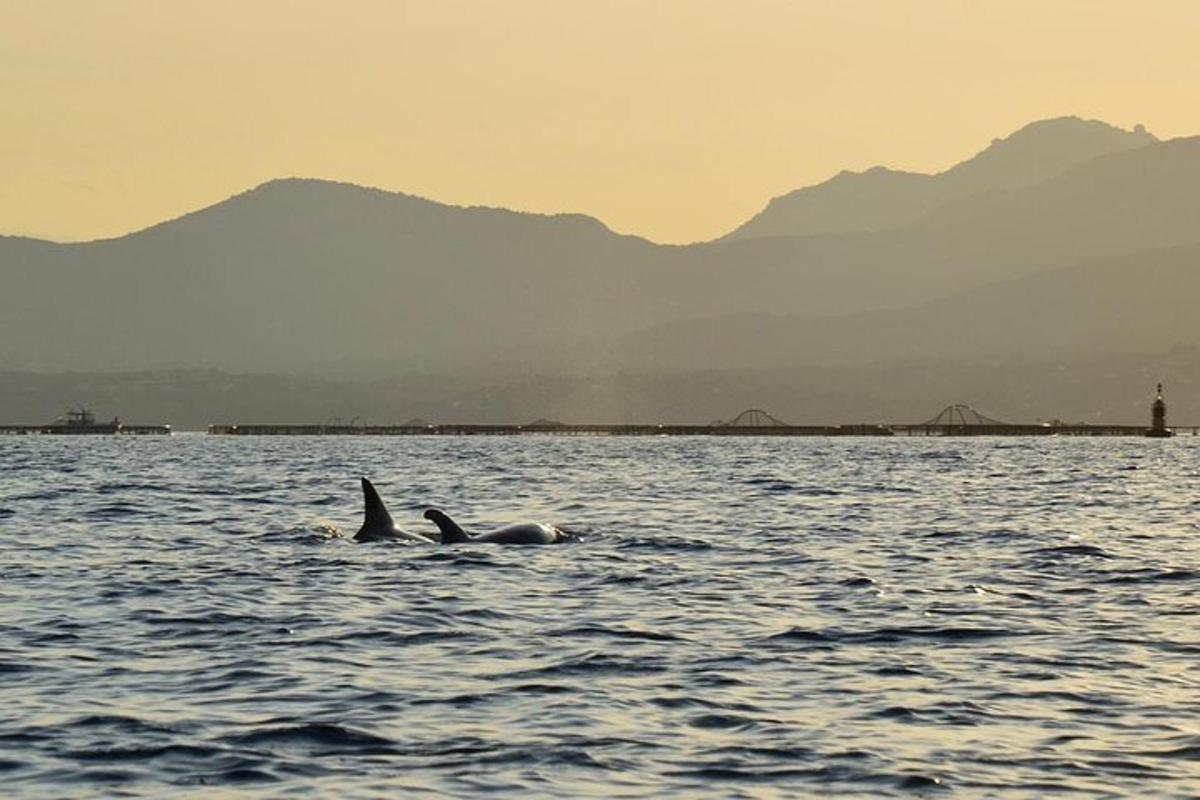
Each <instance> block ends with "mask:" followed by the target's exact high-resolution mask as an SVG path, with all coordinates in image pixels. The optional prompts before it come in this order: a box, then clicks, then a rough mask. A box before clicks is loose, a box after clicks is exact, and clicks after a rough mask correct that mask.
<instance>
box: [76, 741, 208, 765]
mask: <svg viewBox="0 0 1200 800" xmlns="http://www.w3.org/2000/svg"><path fill="white" fill-rule="evenodd" d="M220 752H221V751H220V750H219V749H217V748H214V747H197V746H195V745H186V744H164V745H161V746H158V747H138V746H133V747H103V748H93V749H85V750H73V751H69V752H67V753H66V754H65V755H67V756H68V757H70V758H74V759H76V760H78V761H147V760H149V759H152V758H160V757H162V756H188V757H194V758H198V759H199V758H208V757H211V756H214V755H216V754H218V753H220Z"/></svg>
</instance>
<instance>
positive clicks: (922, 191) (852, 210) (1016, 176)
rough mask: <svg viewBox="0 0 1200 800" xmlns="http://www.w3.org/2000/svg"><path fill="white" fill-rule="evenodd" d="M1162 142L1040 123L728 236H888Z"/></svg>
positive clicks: (869, 174)
mask: <svg viewBox="0 0 1200 800" xmlns="http://www.w3.org/2000/svg"><path fill="white" fill-rule="evenodd" d="M1155 141H1156V139H1155V138H1154V136H1152V135H1151V134H1149V133H1147V132H1146V131H1145V129H1143V128H1142V127H1141V126H1138V127H1137V128H1136V129H1135V130H1133V131H1124V130H1121V129H1120V128H1115V127H1113V126H1111V125H1108V124H1106V123H1103V122H1098V121H1095V120H1082V119H1079V118H1078V117H1060V118H1057V119H1049V120H1043V121H1041V122H1034V123H1032V124H1030V125H1027V126H1025V127H1024V128H1021V129H1020V130H1019V131H1017V132H1016V133H1013V134H1012V135H1010V136H1008V137H1007V138H1005V139H997V140H995V141H994V142H992V144H991V145H990V146H989V147H988V148H987V149H985V150H983V151H982V152H980V153H979V154H977V155H976V156H974V157H973V158H971V159H968V160H967V161H963V162H962V163H960V164H957V165H955V166H953V167H951V168H950V169H948V170H946V171H945V172H942V173H939V174H937V175H924V174H920V173H913V172H898V171H895V170H890V169H887V168H885V167H874V168H872V169H869V170H867V171H866V172H860V173H859V172H842V173H840V174H838V175H836V176H834V177H833V178H830V179H829V180H828V181H825V182H824V183H821V184H819V185H817V186H810V187H807V188H804V189H799V190H797V191H794V192H791V193H789V194H786V195H783V196H782V197H777V198H775V199H774V200H772V201H771V202H770V204H768V206H767V207H766V208H765V209H764V210H763V211H762V212H761V213H759V214H758V215H757V216H755V217H754V218H752V219H751V220H749V221H748V222H746V223H745V224H743V225H742V226H740V227H739V228H737V230H735V231H733V232H732V233H730V234H728V235H727V236H726V237H725V238H726V239H730V240H736V239H753V238H762V237H766V236H807V235H812V234H820V233H850V232H856V231H875V230H887V229H891V228H898V227H903V226H906V225H910V224H912V223H915V222H917V221H918V220H920V219H921V218H922V217H924V216H925V215H927V214H929V213H931V212H933V211H934V210H936V209H937V208H938V207H939V206H944V205H946V204H948V203H951V202H954V201H956V200H959V199H961V198H964V197H969V196H971V195H974V194H978V193H981V192H990V191H992V190H996V189H1018V188H1022V187H1026V186H1032V185H1034V184H1036V183H1040V182H1041V181H1044V180H1046V179H1047V178H1050V177H1053V176H1054V175H1057V174H1059V173H1061V172H1063V171H1064V170H1066V169H1067V168H1069V167H1071V166H1074V165H1075V164H1079V163H1082V162H1085V161H1090V160H1091V159H1093V158H1096V157H1098V156H1102V155H1107V154H1109V153H1115V152H1120V151H1123V150H1131V149H1134V148H1138V147H1144V146H1146V145H1148V144H1151V143H1153V142H1155Z"/></svg>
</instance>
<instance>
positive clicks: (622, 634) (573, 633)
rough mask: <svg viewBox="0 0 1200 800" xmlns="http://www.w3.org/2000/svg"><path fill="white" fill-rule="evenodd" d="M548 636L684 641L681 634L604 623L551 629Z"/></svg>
mask: <svg viewBox="0 0 1200 800" xmlns="http://www.w3.org/2000/svg"><path fill="white" fill-rule="evenodd" d="M547 635H549V636H553V637H563V638H593V637H599V638H613V639H641V640H644V641H651V642H681V641H686V639H684V638H683V637H681V636H676V635H675V634H673V633H659V632H657V631H639V630H632V629H629V628H610V627H608V626H606V625H580V626H578V627H575V628H566V629H563V630H559V631H551V632H550V633H549V634H547Z"/></svg>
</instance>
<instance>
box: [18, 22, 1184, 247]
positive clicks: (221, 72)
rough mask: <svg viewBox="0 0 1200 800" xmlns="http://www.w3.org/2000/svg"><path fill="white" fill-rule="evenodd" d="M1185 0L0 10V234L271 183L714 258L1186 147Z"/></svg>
mask: <svg viewBox="0 0 1200 800" xmlns="http://www.w3.org/2000/svg"><path fill="white" fill-rule="evenodd" d="M1198 43H1200V2H1196V0H1143V2H1132V0H1090V1H1085V0H995V1H993V0H825V1H823V2H817V1H816V0H721V1H719V2H718V1H717V0H587V1H586V2H585V0H423V1H421V2H417V1H416V0H411V1H410V0H339V1H338V2H334V1H333V0H324V1H322V2H317V1H316V0H202V2H192V1H191V0H104V1H103V2H99V1H98V0H54V2H47V0H0V233H10V234H25V235H39V236H45V237H49V238H55V239H87V238H95V237H100V236H112V235H118V234H121V233H125V232H127V231H130V230H133V229H137V228H141V227H145V226H147V225H150V224H152V223H154V222H157V221H160V220H162V219H165V218H168V217H172V216H176V215H178V214H180V213H183V212H185V211H188V210H192V209H195V208H198V207H201V206H204V205H208V204H210V203H213V202H216V201H219V200H221V199H224V198H225V197H228V196H229V195H232V194H235V193H238V192H240V191H243V190H245V189H247V188H249V187H251V186H253V185H255V184H258V183H261V182H263V181H266V180H269V179H271V178H276V177H284V176H310V177H321V178H330V179H337V180H346V181H351V182H354V183H361V184H366V185H371V186H378V187H381V188H384V189H389V190H394V191H403V192H408V193H411V194H417V195H421V196H424V197H429V198H432V199H436V200H441V201H444V202H449V203H458V204H481V205H495V206H504V207H508V208H514V209H521V210H528V211H542V212H555V211H578V212H583V213H587V214H591V215H593V216H596V217H598V218H600V219H601V220H603V221H604V222H605V223H607V224H608V225H609V226H610V227H612V228H614V229H615V230H618V231H621V232H625V233H636V234H639V235H643V236H646V237H648V238H651V239H655V240H658V241H670V242H683V241H693V240H697V239H706V238H712V237H714V236H717V235H720V234H722V233H725V232H727V231H728V230H730V229H732V228H733V227H735V226H736V225H737V224H739V223H740V222H742V221H744V220H745V219H746V218H748V217H749V216H751V215H752V214H754V213H756V212H757V211H758V210H759V209H761V208H762V206H763V205H765V203H766V201H767V200H768V199H769V198H770V197H772V196H774V195H778V194H782V193H784V192H787V191H790V190H791V189H795V188H798V187H800V186H804V185H807V184H811V183H815V182H818V181H821V180H824V179H825V178H827V177H829V176H830V175H832V174H834V173H836V172H838V171H839V170H841V169H844V168H850V169H863V168H866V167H868V166H871V165H874V164H886V165H889V166H893V167H897V168H903V169H913V170H920V171H936V170H939V169H943V168H945V167H947V166H949V165H951V164H952V163H954V162H956V161H959V160H962V159H963V158H966V157H968V156H970V155H972V154H973V153H975V152H976V151H978V150H980V149H982V148H983V147H984V146H986V145H987V143H988V142H989V141H990V140H991V139H992V138H993V137H995V136H1001V135H1006V134H1008V133H1010V132H1011V131H1013V130H1015V129H1016V128H1019V127H1021V126H1022V125H1024V124H1025V123H1027V122H1031V121H1033V120H1035V119H1040V118H1044V117H1051V116H1060V115H1064V114H1077V115H1079V116H1083V117H1088V118H1098V119H1103V120H1105V121H1108V122H1111V123H1114V124H1117V125H1120V126H1122V127H1126V128H1129V127H1132V126H1133V125H1134V124H1136V123H1143V124H1145V125H1146V127H1147V128H1149V129H1150V131H1152V132H1153V133H1155V134H1157V135H1159V136H1161V137H1171V136H1182V135H1191V134H1195V133H1200V57H1197V55H1196V53H1197V52H1198V48H1200V44H1198Z"/></svg>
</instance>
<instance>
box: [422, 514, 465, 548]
mask: <svg viewBox="0 0 1200 800" xmlns="http://www.w3.org/2000/svg"><path fill="white" fill-rule="evenodd" d="M425 519H427V520H430V521H432V522H433V524H434V525H437V526H438V530H439V531H441V532H442V544H458V543H460V542H469V541H471V537H470V536H468V535H467V532H466V531H464V530H463V529H462V528H460V527H458V523H457V522H455V521H454V520H452V519H450V517H448V516H446V514H444V513H443V512H441V511H438V510H437V509H436V508H431V509H429V510H428V511H426V512H425Z"/></svg>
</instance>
